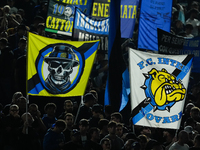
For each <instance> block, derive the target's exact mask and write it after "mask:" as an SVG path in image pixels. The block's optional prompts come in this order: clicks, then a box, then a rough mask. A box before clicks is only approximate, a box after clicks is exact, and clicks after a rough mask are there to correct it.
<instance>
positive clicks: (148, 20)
mask: <svg viewBox="0 0 200 150" xmlns="http://www.w3.org/2000/svg"><path fill="white" fill-rule="evenodd" d="M171 12H172V1H169V0H142V3H141V10H140V19H139V35H138V48H141V49H148V50H156V51H158V41H157V28H159V29H162V30H165V31H168V32H169V31H170V27H171Z"/></svg>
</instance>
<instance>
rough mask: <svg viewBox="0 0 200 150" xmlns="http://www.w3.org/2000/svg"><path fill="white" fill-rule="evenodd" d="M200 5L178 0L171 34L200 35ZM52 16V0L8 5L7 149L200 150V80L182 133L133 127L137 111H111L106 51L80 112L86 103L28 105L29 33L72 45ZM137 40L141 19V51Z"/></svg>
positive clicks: (1, 54)
mask: <svg viewBox="0 0 200 150" xmlns="http://www.w3.org/2000/svg"><path fill="white" fill-rule="evenodd" d="M199 6H200V1H199V0H197V1H194V0H190V1H187V0H185V1H184V0H173V9H172V24H171V33H173V34H176V35H180V36H183V37H195V36H198V35H199V34H200V14H199ZM47 11H48V1H45V0H44V1H43V0H41V1H40V0H1V1H0V69H1V73H0V95H1V98H0V149H2V150H199V149H200V82H199V79H198V76H197V75H196V76H195V75H194V77H193V76H192V75H191V77H190V83H189V88H188V89H189V90H188V91H187V93H188V94H187V98H186V100H185V107H184V110H183V117H182V120H181V125H180V129H179V130H175V129H161V128H150V127H144V126H136V125H133V124H132V118H131V113H130V114H126V115H122V114H121V113H120V112H115V111H114V110H113V108H112V106H110V105H106V106H104V91H105V85H106V78H107V77H106V75H107V70H108V67H107V63H108V61H107V60H106V54H105V53H104V52H103V51H98V53H97V57H96V61H95V64H94V67H93V70H92V73H91V77H90V79H89V81H88V85H87V88H86V92H85V95H84V96H83V104H81V105H80V107H79V105H78V104H79V103H80V97H79V98H73V97H69V98H62V100H58V98H53V99H52V98H49V97H47V98H41V97H40V98H39V97H30V100H29V103H28V100H27V99H28V98H29V97H27V96H26V49H27V42H28V41H27V32H33V33H35V34H38V35H41V36H45V37H49V38H54V39H62V40H70V37H67V36H62V35H58V34H55V33H50V32H46V31H45V20H46V17H47ZM138 11H139V9H138ZM138 14H139V12H138ZM137 34H138V18H137V22H136V27H135V31H134V36H133V39H132V42H133V44H132V46H133V47H137ZM196 77H197V78H196ZM31 99H32V100H31ZM61 102H62V103H61Z"/></svg>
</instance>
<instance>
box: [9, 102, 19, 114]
mask: <svg viewBox="0 0 200 150" xmlns="http://www.w3.org/2000/svg"><path fill="white" fill-rule="evenodd" d="M9 114H10V115H12V116H15V115H17V114H19V106H17V105H16V104H12V105H11V106H10V109H9Z"/></svg>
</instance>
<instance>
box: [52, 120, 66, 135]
mask: <svg viewBox="0 0 200 150" xmlns="http://www.w3.org/2000/svg"><path fill="white" fill-rule="evenodd" d="M65 128H66V123H65V121H64V120H62V119H58V120H57V121H56V123H55V127H54V129H53V130H54V131H55V132H57V133H61V132H63V131H64V130H65Z"/></svg>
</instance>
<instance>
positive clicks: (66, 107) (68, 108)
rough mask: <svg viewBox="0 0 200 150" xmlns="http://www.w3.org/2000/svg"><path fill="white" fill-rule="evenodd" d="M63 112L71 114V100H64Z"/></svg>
mask: <svg viewBox="0 0 200 150" xmlns="http://www.w3.org/2000/svg"><path fill="white" fill-rule="evenodd" d="M64 110H65V112H67V113H72V112H73V103H72V101H71V100H65V102H64Z"/></svg>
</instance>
